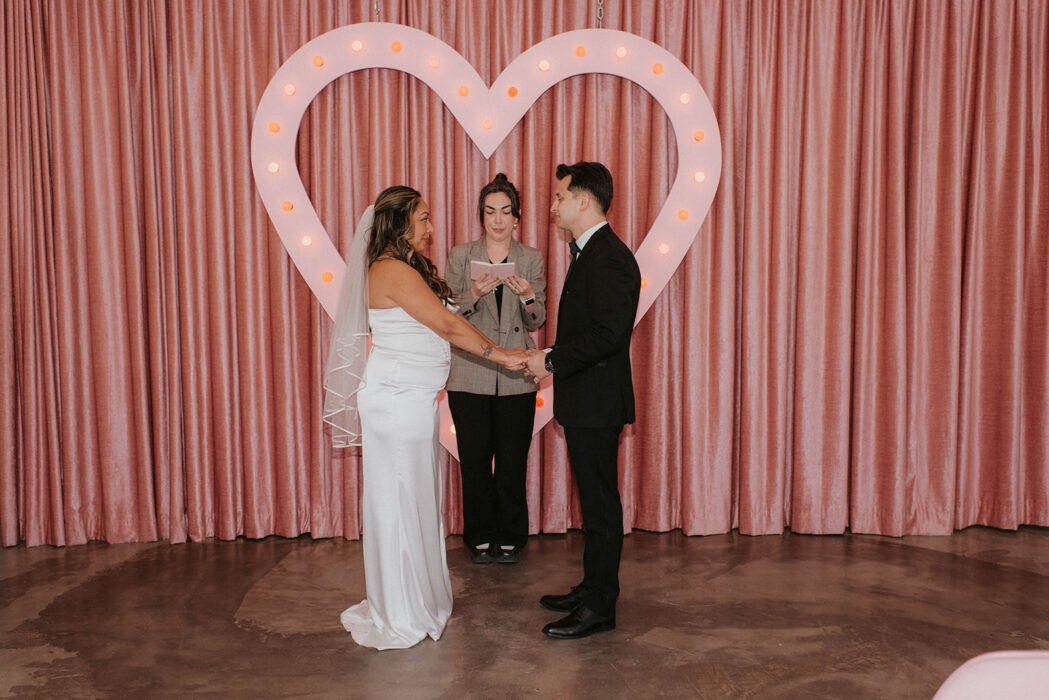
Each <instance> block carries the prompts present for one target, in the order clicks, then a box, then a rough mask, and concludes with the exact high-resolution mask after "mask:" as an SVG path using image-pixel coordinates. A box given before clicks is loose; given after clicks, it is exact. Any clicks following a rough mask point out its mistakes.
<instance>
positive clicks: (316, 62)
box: [313, 56, 324, 68]
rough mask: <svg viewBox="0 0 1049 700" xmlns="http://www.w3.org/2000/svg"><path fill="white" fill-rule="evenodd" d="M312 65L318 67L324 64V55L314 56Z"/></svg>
mask: <svg viewBox="0 0 1049 700" xmlns="http://www.w3.org/2000/svg"><path fill="white" fill-rule="evenodd" d="M313 65H315V66H317V67H318V68H321V67H322V66H323V65H324V56H314V57H313Z"/></svg>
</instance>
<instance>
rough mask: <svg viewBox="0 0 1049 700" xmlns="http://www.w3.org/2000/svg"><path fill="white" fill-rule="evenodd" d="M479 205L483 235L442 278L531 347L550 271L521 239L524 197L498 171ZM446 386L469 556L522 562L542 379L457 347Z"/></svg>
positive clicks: (462, 248)
mask: <svg viewBox="0 0 1049 700" xmlns="http://www.w3.org/2000/svg"><path fill="white" fill-rule="evenodd" d="M477 210H478V211H477V213H478V218H479V219H480V222H481V227H482V229H483V233H482V235H481V237H480V238H478V239H477V240H474V241H471V242H469V243H464V244H462V245H458V246H456V247H454V248H452V250H451V252H450V253H449V254H448V265H447V267H446V269H445V281H447V283H448V285H449V286H450V287H451V289H452V292H453V294H454V295H455V299H456V302H457V303H458V304H459V313H460V314H462V315H463V316H464V317H465V318H466V319H467V320H469V321H470V322H471V323H472V324H473V325H474V326H476V327H477V328H478V330H480V331H481V332H482V333H485V334H486V335H487V336H488V337H489V338H492V339H493V340H495V342H496V343H498V344H499V345H500V346H502V347H504V348H507V349H510V348H534V347H535V343H534V342H533V340H532V338H531V337H530V336H529V335H528V332H529V331H533V330H535V329H537V328H539V327H540V326H542V325H543V324H544V323H545V322H546V293H545V291H546V269H545V264H544V262H543V255H542V253H540V252H539V251H538V250H537V249H535V248H531V247H529V246H526V245H524V244H522V243H521V242H520V241H518V240H517V239H516V238H515V235H516V233H517V227H518V225H519V224H520V222H521V196H520V194H519V193H518V191H517V188H516V187H514V185H513V183H512V182H510V181H509V180H508V179H507V177H506V175H504V174H503V173H499V174H498V175H496V176H495V179H494V180H492V181H491V182H489V183H488V184H487V185H485V186H484V187H483V188H482V189H481V193H480V196H479V197H478V200H477ZM447 388H448V407H449V408H450V409H451V412H452V420H453V421H454V423H455V437H456V442H457V444H458V448H459V466H460V470H461V474H462V488H463V541H464V542H465V544H466V546H467V548H468V549H469V551H470V560H471V561H472V562H473V563H475V564H490V563H492V562H498V563H500V564H516V563H517V562H518V560H519V557H520V552H521V550H522V549H523V548H524V546H525V544H526V543H527V542H528V502H527V500H526V498H525V477H526V473H527V459H528V447H529V445H530V444H531V442H532V424H533V422H534V421H535V397H536V384H535V383H533V382H532V380H531V379H530V378H529V377H527V376H525V375H524V374H523V373H521V372H510V371H507V370H506V369H505V368H503V367H500V366H499V365H497V364H496V363H494V362H490V361H488V360H486V359H484V358H482V357H475V356H473V355H470V354H468V353H465V352H460V351H458V350H456V349H454V348H453V349H452V366H451V372H450V373H449V376H448V387H447ZM493 463H494V468H493Z"/></svg>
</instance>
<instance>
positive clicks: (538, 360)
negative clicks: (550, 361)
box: [524, 350, 550, 384]
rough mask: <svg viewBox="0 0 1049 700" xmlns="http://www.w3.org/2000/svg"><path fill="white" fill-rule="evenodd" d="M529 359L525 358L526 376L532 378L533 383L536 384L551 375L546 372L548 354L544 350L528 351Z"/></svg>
mask: <svg viewBox="0 0 1049 700" xmlns="http://www.w3.org/2000/svg"><path fill="white" fill-rule="evenodd" d="M525 353H526V354H527V357H526V358H525V365H524V372H525V374H526V375H528V376H529V377H531V378H532V381H533V382H535V383H536V384H538V383H539V380H540V379H542V378H543V377H545V376H547V375H548V374H550V373H549V372H547V371H546V353H545V352H543V351H542V350H526V351H525Z"/></svg>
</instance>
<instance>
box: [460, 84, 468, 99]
mask: <svg viewBox="0 0 1049 700" xmlns="http://www.w3.org/2000/svg"><path fill="white" fill-rule="evenodd" d="M469 94H470V88H468V87H466V86H465V85H460V86H459V95H460V96H462V97H466V96H467V95H469Z"/></svg>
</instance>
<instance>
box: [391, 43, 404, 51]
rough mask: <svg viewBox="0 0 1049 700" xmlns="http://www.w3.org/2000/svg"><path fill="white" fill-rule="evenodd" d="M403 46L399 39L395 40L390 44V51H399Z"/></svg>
mask: <svg viewBox="0 0 1049 700" xmlns="http://www.w3.org/2000/svg"><path fill="white" fill-rule="evenodd" d="M403 48H404V45H403V44H402V43H401V42H399V41H395V42H393V43H392V44H390V51H393V52H394V53H400V52H401V49H403Z"/></svg>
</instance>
